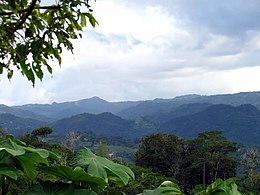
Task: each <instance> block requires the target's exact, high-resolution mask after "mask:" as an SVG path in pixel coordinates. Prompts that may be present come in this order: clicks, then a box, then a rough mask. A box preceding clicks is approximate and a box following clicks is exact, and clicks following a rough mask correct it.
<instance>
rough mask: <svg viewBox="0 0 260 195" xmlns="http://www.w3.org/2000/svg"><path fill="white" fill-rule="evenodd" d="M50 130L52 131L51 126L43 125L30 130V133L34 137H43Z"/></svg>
mask: <svg viewBox="0 0 260 195" xmlns="http://www.w3.org/2000/svg"><path fill="white" fill-rule="evenodd" d="M52 132H53V129H52V128H50V127H47V126H45V127H39V128H36V129H34V130H32V133H31V134H32V135H33V136H35V137H42V138H44V137H47V136H48V135H49V134H51V133H52Z"/></svg>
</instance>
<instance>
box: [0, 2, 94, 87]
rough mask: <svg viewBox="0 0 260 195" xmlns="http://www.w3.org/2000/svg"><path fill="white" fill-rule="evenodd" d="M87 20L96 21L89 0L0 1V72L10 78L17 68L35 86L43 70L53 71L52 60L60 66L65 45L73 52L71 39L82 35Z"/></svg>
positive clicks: (92, 23) (42, 74)
mask: <svg viewBox="0 0 260 195" xmlns="http://www.w3.org/2000/svg"><path fill="white" fill-rule="evenodd" d="M87 20H88V21H89V23H90V24H91V25H92V26H93V27H95V25H96V24H97V21H96V19H95V18H94V16H93V15H92V9H91V6H90V5H89V0H73V1H70V0H55V1H54V2H53V4H49V5H46V1H41V0H3V1H0V74H6V75H7V77H8V78H9V79H11V78H12V76H13V72H14V71H17V70H18V71H20V72H21V73H22V74H23V75H24V76H26V77H27V79H28V80H29V81H31V82H32V84H33V85H34V84H35V79H36V78H39V79H40V80H42V78H43V76H44V69H46V70H47V71H48V72H49V73H50V74H52V67H51V66H50V65H49V62H50V61H53V60H55V59H56V60H57V61H58V63H59V65H60V64H61V56H60V55H61V53H62V51H63V49H64V48H65V49H67V50H68V51H70V52H73V45H72V42H71V40H72V39H77V38H80V37H81V31H82V30H83V28H84V27H85V26H86V25H87ZM44 67H45V68H44Z"/></svg>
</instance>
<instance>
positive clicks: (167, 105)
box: [117, 92, 260, 119]
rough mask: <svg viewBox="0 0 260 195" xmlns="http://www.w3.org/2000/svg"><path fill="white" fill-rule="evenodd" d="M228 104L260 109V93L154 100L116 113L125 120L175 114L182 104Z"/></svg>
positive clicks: (186, 96)
mask: <svg viewBox="0 0 260 195" xmlns="http://www.w3.org/2000/svg"><path fill="white" fill-rule="evenodd" d="M196 103H202V104H205V103H206V104H228V105H233V106H239V105H243V104H252V105H254V106H256V107H257V108H260V92H241V93H236V94H223V95H210V96H201V95H194V94H192V95H184V96H178V97H175V98H173V99H155V100H149V101H145V102H141V103H139V104H137V105H136V106H134V107H129V108H127V109H124V110H122V111H121V112H119V113H117V114H118V115H119V116H121V117H123V118H127V119H131V118H134V117H136V116H145V117H146V116H152V115H160V114H166V115H168V114H167V113H169V112H175V110H176V109H178V108H179V106H181V105H184V104H196Z"/></svg>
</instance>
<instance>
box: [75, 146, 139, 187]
mask: <svg viewBox="0 0 260 195" xmlns="http://www.w3.org/2000/svg"><path fill="white" fill-rule="evenodd" d="M76 165H78V166H81V167H84V168H85V169H86V170H87V172H88V173H89V174H91V175H94V176H97V177H101V178H103V179H109V180H111V181H112V182H116V183H121V184H124V185H126V184H127V183H128V182H129V180H130V179H134V173H133V171H132V170H131V169H130V168H128V167H126V166H123V165H120V164H117V163H114V162H113V161H110V160H108V159H107V158H104V157H100V156H97V155H95V154H94V153H92V152H91V151H90V150H89V149H88V148H84V149H82V150H81V151H80V152H79V153H78V155H77V157H76Z"/></svg>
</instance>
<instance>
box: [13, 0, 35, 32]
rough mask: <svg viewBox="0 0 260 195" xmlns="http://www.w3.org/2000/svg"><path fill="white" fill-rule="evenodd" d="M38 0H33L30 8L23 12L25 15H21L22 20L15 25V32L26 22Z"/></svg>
mask: <svg viewBox="0 0 260 195" xmlns="http://www.w3.org/2000/svg"><path fill="white" fill-rule="evenodd" d="M36 2H37V0H33V1H32V3H31V5H30V6H29V8H28V11H27V12H25V13H24V14H23V16H22V17H21V20H20V21H19V22H17V23H16V25H15V27H14V29H13V32H15V31H17V30H18V29H19V28H20V27H21V26H22V25H23V24H24V23H25V21H26V19H27V18H28V17H29V16H30V15H31V13H32V11H33V9H34V7H35V5H36Z"/></svg>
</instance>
